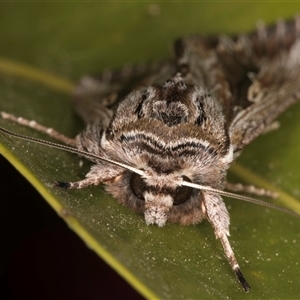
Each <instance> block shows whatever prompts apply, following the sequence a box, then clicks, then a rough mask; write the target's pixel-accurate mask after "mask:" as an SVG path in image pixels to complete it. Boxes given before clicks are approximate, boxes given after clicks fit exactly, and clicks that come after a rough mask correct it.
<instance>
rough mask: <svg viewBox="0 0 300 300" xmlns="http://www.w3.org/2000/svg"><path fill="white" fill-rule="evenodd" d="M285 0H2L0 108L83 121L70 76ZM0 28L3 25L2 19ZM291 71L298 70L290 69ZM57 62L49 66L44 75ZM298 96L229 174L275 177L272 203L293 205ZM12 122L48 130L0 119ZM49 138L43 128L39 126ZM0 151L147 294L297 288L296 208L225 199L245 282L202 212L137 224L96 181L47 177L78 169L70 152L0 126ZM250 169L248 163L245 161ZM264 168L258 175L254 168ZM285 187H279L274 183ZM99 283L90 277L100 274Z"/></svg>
mask: <svg viewBox="0 0 300 300" xmlns="http://www.w3.org/2000/svg"><path fill="white" fill-rule="evenodd" d="M296 9H297V5H296V4H292V3H284V4H283V3H276V4H275V3H273V2H272V3H271V2H270V3H268V2H265V3H263V4H258V3H243V2H240V3H225V2H224V3H222V2H219V3H218V2H215V3H208V2H207V3H160V4H159V3H158V4H156V6H153V5H151V4H150V3H126V4H121V3H113V2H112V3H102V4H99V3H72V4H71V3H36V2H35V3H18V4H4V3H2V4H0V11H1V18H0V26H1V28H2V32H1V41H2V43H3V44H2V46H1V50H0V53H1V59H0V72H1V73H0V91H1V100H0V110H3V111H7V112H11V113H14V114H16V115H18V116H23V117H26V118H28V119H34V120H36V121H38V122H40V123H42V124H44V125H46V126H51V127H53V128H56V129H57V130H59V131H61V132H63V133H64V134H66V135H69V136H72V137H73V136H75V135H76V134H77V133H78V132H79V130H80V129H82V128H83V127H82V126H83V124H82V123H81V121H80V120H79V119H78V118H77V117H76V116H75V115H74V114H73V112H72V109H71V101H70V99H71V97H70V93H71V90H72V88H73V86H74V83H73V81H72V80H75V79H77V78H79V77H80V76H81V75H83V74H86V73H96V72H100V71H101V70H104V69H105V68H112V67H113V68H115V67H121V66H122V65H123V64H125V63H130V62H144V61H149V60H153V59H160V58H164V57H169V56H170V54H169V52H168V49H169V47H170V45H171V42H172V40H173V39H174V38H176V37H178V36H182V35H185V34H187V33H193V32H198V33H202V34H208V33H230V32H241V31H245V30H250V29H253V27H254V25H255V22H256V21H257V20H258V19H263V20H265V21H266V22H271V21H275V20H276V19H277V18H279V17H282V18H287V17H292V16H293V15H294V14H295V12H296ZM4 28H5V30H4ZM299 72H300V70H299ZM54 74H57V75H54ZM299 117H300V107H299V105H296V106H294V108H292V109H291V110H289V111H287V112H286V113H285V114H284V115H283V116H282V117H281V118H280V121H281V128H280V130H278V131H276V132H272V133H269V134H267V135H264V136H261V137H259V138H258V139H257V140H256V141H255V142H254V143H253V144H252V145H250V146H249V147H248V148H247V149H246V150H245V151H244V153H243V155H242V156H241V157H240V158H239V160H238V164H236V165H235V166H233V168H232V172H231V173H230V179H231V181H237V182H240V181H244V182H248V183H250V184H255V185H258V186H263V187H267V188H270V189H274V188H275V186H276V188H277V189H278V191H279V193H280V197H279V199H278V200H276V201H274V202H275V203H277V204H279V205H282V206H286V207H288V208H291V209H294V210H297V211H298V212H300V206H299V203H300V202H299V201H298V200H297V199H296V197H299V195H300V193H299V188H298V186H299V179H300V171H299V170H300V168H299V166H300V160H299V158H298V157H299V151H300V144H299V138H298V136H299V130H300V123H299V122H298V121H297V120H298V119H299ZM0 125H1V126H2V127H5V128H7V129H10V130H12V131H15V132H19V133H23V134H27V135H30V136H35V137H39V138H47V137H45V136H44V135H42V134H40V133H37V132H35V131H33V130H31V129H28V128H23V127H20V126H18V125H15V124H11V123H9V122H7V121H4V120H2V119H1V120H0ZM47 139H48V138H47ZM0 140H1V146H0V151H1V153H2V155H4V156H5V157H6V158H7V159H8V160H9V161H10V162H11V163H12V164H13V165H14V166H15V167H16V168H17V169H18V170H19V171H20V172H21V173H22V174H23V175H24V176H25V177H26V178H27V179H28V180H29V181H30V182H31V183H32V184H33V185H34V186H35V188H36V189H37V190H38V191H39V192H40V193H41V194H42V195H43V197H44V198H45V199H46V200H47V201H48V203H49V204H50V205H51V206H52V207H53V208H54V209H55V210H56V211H57V212H58V214H59V215H60V216H61V217H62V218H63V219H64V220H65V221H66V222H67V223H68V224H69V226H70V227H71V228H72V229H73V230H74V231H75V232H76V233H77V234H78V235H79V236H80V237H81V238H82V239H83V240H84V241H85V242H86V243H87V245H88V247H90V248H92V249H93V250H94V251H96V252H97V253H98V254H99V255H100V256H101V257H102V258H103V259H104V260H106V261H107V262H108V263H109V264H110V265H111V266H112V267H113V268H115V269H116V270H117V271H118V272H119V273H120V274H121V275H122V276H123V277H124V278H125V279H126V280H127V281H128V282H129V283H130V284H132V285H133V286H134V287H135V288H136V289H137V290H138V291H139V292H140V293H141V294H142V295H144V296H145V297H146V298H160V299H174V298H176V299H186V298H189V299H199V298H205V299H209V298H211V299H216V298H220V299H223V298H224V299H226V298H230V299H243V298H247V299H258V298H261V299H262V298H263V299H266V298H268V299H271V298H272V299H280V298H281V299H282V298H289V299H292V298H294V299H296V298H299V294H300V287H299V284H298V283H299V255H298V254H299V251H300V233H299V232H300V220H299V219H296V218H292V217H290V216H289V215H285V214H283V213H281V212H277V211H271V210H270V209H266V208H262V207H259V206H255V205H252V204H248V203H242V202H240V201H237V200H232V199H226V203H227V205H228V208H229V212H230V215H231V237H230V240H231V243H232V245H233V247H234V249H235V252H236V255H237V257H238V260H239V262H240V265H241V267H242V270H243V272H244V274H245V276H246V277H247V279H248V281H249V282H250V284H251V286H252V290H251V292H250V293H249V294H245V293H244V292H243V291H242V290H241V287H240V286H239V284H238V282H237V280H236V279H235V277H234V275H233V273H232V271H231V270H230V267H229V264H228V262H227V261H226V259H225V257H224V254H223V251H222V249H221V245H220V243H219V241H217V240H216V239H215V237H214V234H213V230H212V228H211V227H210V225H209V224H208V223H207V222H203V223H202V224H199V225H197V226H189V227H182V226H178V225H167V226H165V227H164V228H157V227H152V226H146V225H145V223H144V220H143V216H140V215H137V214H135V213H133V212H131V211H129V210H128V209H126V208H124V207H122V206H120V205H119V204H118V203H117V201H116V200H114V199H113V198H112V197H110V196H108V195H106V194H104V193H103V189H102V188H101V187H92V188H88V189H85V190H79V191H64V190H59V189H56V188H53V187H52V185H51V182H53V180H65V181H67V180H70V181H75V180H79V179H81V178H83V177H84V175H85V173H86V171H87V170H88V166H89V164H88V163H85V164H84V166H83V167H82V168H81V167H79V159H78V157H77V156H75V155H73V154H69V153H64V152H61V151H59V150H55V149H50V148H45V147H43V146H41V145H36V144H32V143H30V142H24V141H19V140H16V139H14V138H11V137H6V136H4V135H2V134H1V135H0ZM249 170H251V171H249ZM262 178H263V179H262ZM282 191H284V192H285V193H284V192H282ZM99 284H100V283H99Z"/></svg>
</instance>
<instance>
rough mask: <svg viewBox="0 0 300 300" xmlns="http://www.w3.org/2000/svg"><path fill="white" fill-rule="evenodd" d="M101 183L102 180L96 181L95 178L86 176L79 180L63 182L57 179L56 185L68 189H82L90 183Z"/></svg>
mask: <svg viewBox="0 0 300 300" xmlns="http://www.w3.org/2000/svg"><path fill="white" fill-rule="evenodd" d="M100 183H101V180H99V181H95V179H94V178H85V179H82V180H79V181H73V182H63V181H55V182H54V185H55V186H57V187H60V188H64V189H68V190H80V189H83V188H85V187H88V186H90V185H98V184H100Z"/></svg>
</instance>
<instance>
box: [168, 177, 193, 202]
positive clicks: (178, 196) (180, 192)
mask: <svg viewBox="0 0 300 300" xmlns="http://www.w3.org/2000/svg"><path fill="white" fill-rule="evenodd" d="M182 179H183V180H184V181H187V182H192V181H191V180H190V179H189V178H188V177H186V176H182ZM192 191H193V189H192V188H191V187H189V186H178V187H177V188H176V190H175V195H174V202H173V205H180V204H183V203H185V202H186V201H187V200H188V199H189V198H190V196H191V194H192Z"/></svg>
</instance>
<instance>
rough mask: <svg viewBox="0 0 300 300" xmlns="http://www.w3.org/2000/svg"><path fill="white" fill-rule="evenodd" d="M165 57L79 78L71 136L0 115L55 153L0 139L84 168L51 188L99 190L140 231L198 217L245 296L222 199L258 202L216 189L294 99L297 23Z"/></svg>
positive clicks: (191, 44) (201, 41) (299, 90)
mask: <svg viewBox="0 0 300 300" xmlns="http://www.w3.org/2000/svg"><path fill="white" fill-rule="evenodd" d="M174 53H175V57H174V59H173V60H166V61H163V62H160V63H156V64H145V65H137V66H135V67H130V68H128V67H126V68H123V69H121V70H120V71H114V72H105V73H103V74H102V75H101V76H99V77H91V76H86V77H83V78H82V79H81V81H80V83H79V85H78V86H77V88H76V89H75V91H74V97H73V98H74V105H75V109H76V111H77V113H78V114H79V116H80V117H81V118H82V119H83V120H84V122H85V123H86V124H87V125H86V129H85V130H83V131H82V132H81V133H80V134H78V135H77V136H76V137H75V138H69V137H67V136H65V135H63V134H61V133H59V132H57V131H55V130H54V129H52V128H47V127H44V126H42V125H40V124H37V123H36V122H35V121H29V120H26V119H23V118H17V117H15V116H14V115H11V114H8V113H5V112H2V117H3V118H5V119H8V120H11V121H15V122H17V123H20V124H23V125H25V126H30V127H32V128H34V129H37V130H39V131H42V132H44V133H46V134H48V135H50V136H51V137H52V138H54V139H56V140H58V141H60V142H62V143H63V144H65V146H63V145H61V144H55V143H52V142H47V141H41V140H37V139H34V138H29V137H24V136H21V135H18V134H15V133H11V132H8V131H7V130H5V129H1V131H2V132H4V133H8V134H11V135H14V136H16V137H20V138H26V139H27V140H31V141H36V142H39V143H43V144H46V145H49V146H52V147H57V148H61V149H65V150H67V151H70V152H74V153H77V154H79V155H81V156H83V157H86V158H88V159H89V160H91V161H92V162H93V164H92V166H91V169H90V171H89V172H88V173H87V174H86V177H85V178H84V179H82V180H80V181H76V182H56V185H57V186H58V187H61V188H66V189H82V188H85V187H88V186H90V185H99V184H104V185H105V188H106V190H107V191H108V192H109V193H111V194H112V195H113V196H114V197H115V198H116V199H117V200H118V201H119V203H121V204H123V205H125V206H127V207H128V208H130V209H132V210H134V211H136V212H138V213H142V214H144V217H145V221H146V224H148V225H150V224H154V225H158V226H160V227H162V226H164V225H165V224H166V223H167V222H173V223H179V224H182V225H189V224H197V223H199V222H201V221H202V220H203V219H207V220H208V221H209V222H210V224H211V225H212V227H213V229H214V232H215V235H216V237H217V238H218V239H219V240H220V241H221V244H222V246H223V248H224V252H225V255H226V257H227V259H228V261H229V263H230V266H231V268H232V270H233V271H234V273H235V274H236V276H237V278H238V280H239V282H240V283H241V285H242V287H243V289H244V290H245V291H249V289H250V285H249V284H248V283H247V281H246V279H245V278H244V276H243V274H242V272H241V269H240V267H239V264H238V262H237V259H236V257H235V255H234V252H233V250H232V248H231V246H230V242H229V240H228V236H229V223H230V218H229V214H228V211H227V208H226V206H225V204H224V202H223V199H222V195H223V196H231V197H235V198H239V199H244V200H246V201H252V202H255V203H259V204H262V202H261V201H260V200H256V199H253V198H250V197H247V196H241V195H236V194H232V193H230V192H227V191H225V189H226V188H231V189H234V186H232V185H230V184H228V183H227V181H226V175H227V170H228V169H229V167H230V165H231V164H232V162H233V161H234V159H235V158H236V157H237V156H238V155H239V154H240V153H241V150H242V149H243V148H244V147H245V146H247V145H248V144H249V143H251V142H252V141H253V140H254V139H255V138H256V137H257V136H259V135H260V134H262V133H263V132H265V131H267V130H268V129H269V128H271V127H272V124H274V120H275V119H276V118H277V117H278V116H279V115H280V114H281V113H282V112H283V111H285V110H286V109H287V108H288V107H289V106H290V105H292V104H294V103H296V102H297V100H299V99H300V16H296V17H295V18H294V20H291V21H287V22H283V21H278V22H277V23H276V24H275V25H272V26H269V27H267V26H265V25H264V24H263V23H259V24H258V26H257V30H256V31H254V32H252V33H250V34H248V35H245V34H240V35H235V36H231V37H229V36H208V37H204V36H200V35H191V36H188V37H184V38H181V39H178V40H177V41H175V43H174ZM250 190H253V191H254V192H257V193H258V192H259V191H260V190H259V189H255V188H252V189H250ZM245 191H247V188H245ZM264 205H268V206H271V207H272V206H273V205H271V204H267V203H265V204H264ZM283 210H284V209H283ZM290 213H292V212H290ZM294 214H295V215H297V214H296V213H294ZM298 216H299V215H298Z"/></svg>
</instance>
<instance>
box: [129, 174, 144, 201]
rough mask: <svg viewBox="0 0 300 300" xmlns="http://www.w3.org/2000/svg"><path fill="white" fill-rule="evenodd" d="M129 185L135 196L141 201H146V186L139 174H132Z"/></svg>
mask: <svg viewBox="0 0 300 300" xmlns="http://www.w3.org/2000/svg"><path fill="white" fill-rule="evenodd" d="M129 184H130V188H131V190H132V192H133V193H134V195H135V196H136V197H137V198H139V199H140V200H143V201H145V198H144V192H145V190H146V184H145V181H144V179H143V178H142V177H141V176H140V175H139V174H137V173H132V174H131V177H130V183H129Z"/></svg>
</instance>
